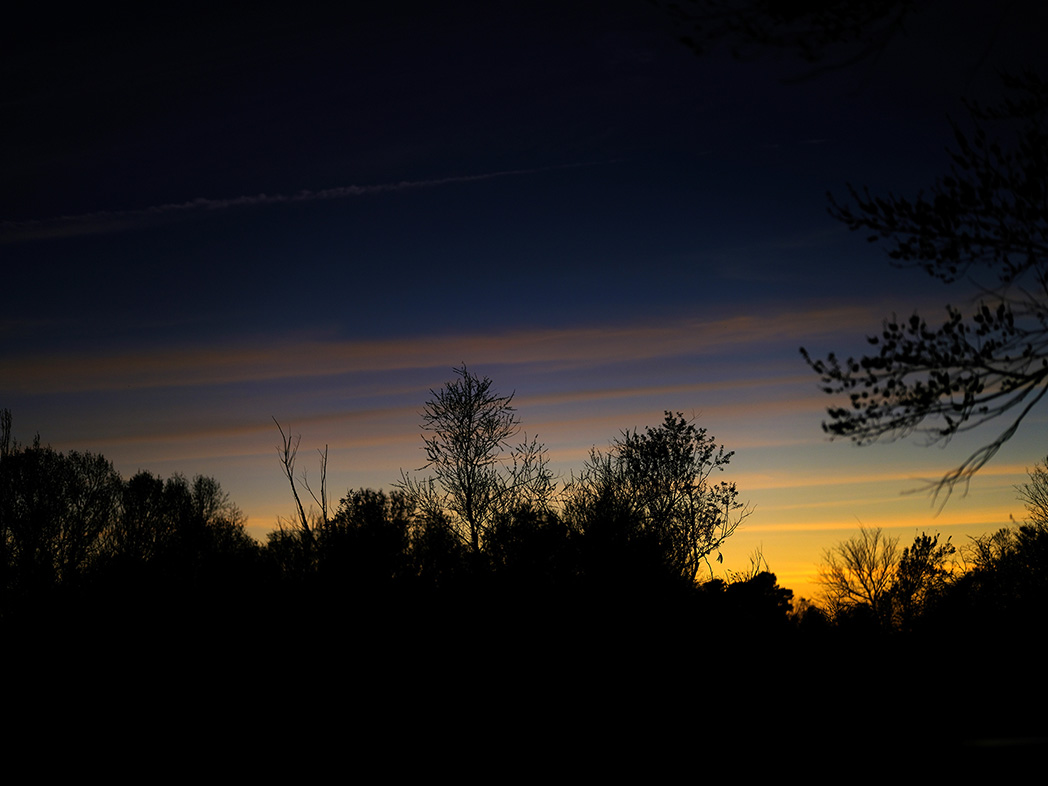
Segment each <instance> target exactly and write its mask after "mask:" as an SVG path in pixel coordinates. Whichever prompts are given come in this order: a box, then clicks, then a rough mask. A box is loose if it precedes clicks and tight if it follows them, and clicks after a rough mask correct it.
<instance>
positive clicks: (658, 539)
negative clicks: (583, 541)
mask: <svg viewBox="0 0 1048 786" xmlns="http://www.w3.org/2000/svg"><path fill="white" fill-rule="evenodd" d="M732 455H733V454H732V453H731V452H726V451H725V450H724V448H723V446H718V445H717V444H716V442H715V440H714V439H713V437H710V436H709V435H708V434H707V433H706V429H704V428H699V427H697V426H696V425H695V424H694V423H692V422H690V421H688V420H687V419H686V418H685V417H684V416H683V415H682V414H681V413H679V412H678V413H676V414H673V413H670V412H666V413H665V418H664V420H663V422H662V423H661V424H660V425H659V426H657V427H654V428H652V427H648V428H647V429H646V430H645V431H644V432H643V433H642V432H639V431H636V430H634V431H625V432H623V433H622V435H621V437H619V438H617V439H616V440H615V441H614V442H613V444H612V446H611V450H610V451H609V452H608V453H601V452H600V451H598V450H596V449H594V450H593V451H592V452H591V454H590V458H589V460H588V461H587V462H586V465H585V467H584V468H583V470H582V472H581V473H580V474H579V476H578V477H575V478H573V479H572V480H571V482H570V483H569V484H568V486H567V487H566V488H565V492H564V509H565V516H566V517H567V518H568V520H569V521H570V522H572V524H573V526H575V527H576V528H577V529H578V530H579V531H581V532H582V533H583V534H584V535H585V536H586V537H587V538H588V539H589V540H590V541H591V542H592V543H600V542H602V541H603V542H604V543H605V544H607V545H608V546H611V547H613V548H614V547H616V546H621V547H628V548H629V549H630V550H634V551H636V552H638V553H639V552H644V551H648V552H649V553H651V554H657V555H658V559H659V561H660V562H661V563H662V565H663V566H664V567H665V568H666V569H667V570H669V571H670V573H672V574H673V575H674V576H677V577H679V578H681V579H683V580H684V581H685V582H687V583H691V582H693V581H694V580H695V578H696V576H697V575H698V573H699V570H700V569H701V567H702V566H703V565H704V564H705V565H707V566H708V565H709V562H708V560H709V557H710V555H711V554H713V553H714V552H716V551H717V550H718V549H719V548H720V547H721V545H722V544H723V543H724V541H725V540H726V539H727V538H729V537H730V536H731V535H732V533H734V532H735V530H736V529H737V528H738V526H739V524H740V523H741V521H742V520H743V519H744V518H745V517H746V515H748V511H747V510H746V508H745V506H744V505H743V503H741V502H740V501H739V499H738V490H737V489H736V487H735V484H734V483H727V482H724V481H721V482H717V481H715V480H714V479H713V474H714V473H715V472H722V471H723V470H724V468H725V467H726V466H727V465H728V463H729V461H730V460H731V457H732Z"/></svg>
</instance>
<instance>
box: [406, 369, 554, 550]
mask: <svg viewBox="0 0 1048 786" xmlns="http://www.w3.org/2000/svg"><path fill="white" fill-rule="evenodd" d="M454 372H455V374H456V375H457V376H458V379H455V380H451V381H450V382H447V383H446V384H445V385H444V387H442V388H441V389H440V390H430V395H431V398H430V400H429V401H427V402H426V406H425V408H424V410H423V412H422V428H423V430H424V431H425V432H426V433H425V434H423V435H422V442H423V449H424V450H425V452H426V463H425V464H424V465H423V466H422V467H421V468H420V469H419V471H420V472H421V471H424V470H430V471H431V472H432V475H430V476H429V477H426V478H423V479H416V478H413V477H411V476H410V475H408V474H407V473H405V472H403V471H402V472H401V479H400V481H399V482H398V483H397V484H396V485H397V487H398V488H400V489H401V490H402V491H404V492H405V493H406V494H407V495H408V496H409V498H410V499H411V500H412V501H413V502H414V503H415V505H416V506H417V508H418V509H420V510H421V511H423V512H424V513H426V514H429V515H430V517H432V518H433V519H434V520H440V519H441V514H444V519H445V520H447V521H449V522H451V524H452V526H453V527H454V528H455V530H456V532H457V533H458V535H459V537H461V538H462V540H463V541H464V542H465V543H467V544H468V545H469V547H470V548H471V549H472V550H473V551H474V552H478V551H480V549H481V547H482V543H483V539H484V533H485V531H486V530H487V528H488V527H489V526H490V525H491V523H492V521H493V520H494V518H495V517H496V516H497V515H498V514H500V513H505V512H511V511H512V510H513V509H515V508H519V507H523V506H531V507H536V508H545V507H546V506H548V504H549V501H550V499H551V498H552V495H553V489H554V485H553V476H552V473H551V472H550V470H549V468H548V459H547V457H546V450H545V447H544V446H543V445H542V444H541V443H539V442H538V440H537V439H535V438H532V439H531V440H530V441H529V440H528V439H527V437H526V436H525V439H524V441H523V442H522V443H521V444H520V445H518V446H517V447H513V446H512V445H511V440H512V439H513V438H514V437H516V435H517V434H518V433H519V432H520V421H519V419H518V418H517V414H516V410H515V409H514V407H513V405H512V402H513V394H512V393H511V394H510V395H508V396H501V395H498V394H497V393H495V392H494V391H493V390H492V382H491V380H490V379H488V378H487V377H478V376H476V375H475V374H472V373H470V371H469V370H468V369H467V368H466V366H465V365H463V366H462V367H460V368H456V369H454Z"/></svg>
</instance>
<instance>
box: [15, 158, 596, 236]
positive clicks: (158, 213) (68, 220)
mask: <svg viewBox="0 0 1048 786" xmlns="http://www.w3.org/2000/svg"><path fill="white" fill-rule="evenodd" d="M578 166H592V164H564V165H561V166H548V167H537V168H533V169H506V170H502V171H498V172H485V173H483V174H479V175H459V176H456V177H442V178H436V179H432V180H400V181H398V182H396V183H379V184H376V185H369V186H338V187H336V188H325V189H323V190H321V191H308V190H303V191H299V192H298V193H296V194H290V195H289V194H255V195H253V196H238V197H230V198H227V199H208V198H205V197H198V198H197V199H192V200H190V201H188V202H170V203H167V204H163V205H153V206H151V207H144V208H138V209H136V210H101V211H96V212H92V213H80V214H78V215H71V216H57V217H55V218H46V219H38V220H32V221H2V222H0V243H13V242H19V241H24V240H37V239H42V238H58V237H75V236H77V235H95V234H103V233H109V232H120V231H122V230H125V229H133V228H136V227H140V226H143V225H148V224H151V223H159V222H162V221H165V220H171V219H173V218H176V217H179V216H188V215H192V214H194V213H204V212H207V211H213V210H228V209H230V208H238V207H258V206H263V205H280V204H293V203H297V202H316V201H319V200H323V199H345V198H347V197H358V196H367V195H368V194H386V193H391V192H395V191H407V190H410V189H420V188H435V187H437V186H445V185H451V184H454V183H471V182H475V181H480V180H492V179H494V178H498V177H513V176H519V175H533V174H536V173H539V172H546V171H550V170H553V169H567V168H571V167H578Z"/></svg>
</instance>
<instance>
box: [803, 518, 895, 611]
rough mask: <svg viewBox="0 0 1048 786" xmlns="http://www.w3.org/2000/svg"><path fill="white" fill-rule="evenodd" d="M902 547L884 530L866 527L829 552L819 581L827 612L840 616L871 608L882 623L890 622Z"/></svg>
mask: <svg viewBox="0 0 1048 786" xmlns="http://www.w3.org/2000/svg"><path fill="white" fill-rule="evenodd" d="M898 546H899V539H898V538H891V537H888V536H886V535H885V534H884V533H883V532H882V531H881V530H880V528H877V529H866V528H865V527H862V528H860V529H859V534H858V535H857V536H855V537H852V538H849V539H848V540H846V541H844V542H843V543H840V544H838V545H837V546H835V547H833V548H832V549H827V550H826V552H825V554H824V556H823V564H822V566H821V567H820V568H819V574H818V576H817V577H816V579H815V581H816V583H817V584H819V585H820V586H821V587H822V600H823V602H824V603H825V604H826V608H827V610H828V611H829V612H830V613H831V614H833V615H835V616H836V615H838V614H841V613H843V612H847V611H850V610H853V609H855V608H856V607H859V606H867V607H869V608H870V609H872V610H873V612H874V613H875V614H876V615H877V617H878V619H881V620H882V621H886V620H890V612H891V589H892V584H893V582H894V581H895V574H896V570H897V568H898V564H899V549H898ZM885 615H887V617H886V616H885Z"/></svg>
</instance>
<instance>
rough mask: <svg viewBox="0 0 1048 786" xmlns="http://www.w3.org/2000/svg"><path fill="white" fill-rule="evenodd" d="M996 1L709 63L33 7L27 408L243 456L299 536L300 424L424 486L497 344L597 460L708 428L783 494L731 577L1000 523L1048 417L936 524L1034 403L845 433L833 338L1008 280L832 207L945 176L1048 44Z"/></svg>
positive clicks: (502, 387)
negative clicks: (421, 472)
mask: <svg viewBox="0 0 1048 786" xmlns="http://www.w3.org/2000/svg"><path fill="white" fill-rule="evenodd" d="M984 5H987V4H979V3H971V4H967V5H966V4H964V3H962V4H960V5H958V4H957V3H930V4H928V5H927V6H926V9H927V12H926V13H924V14H923V15H919V16H918V17H917V18H915V19H914V20H913V21H912V24H911V25H909V26H908V27H907V33H906V35H904V36H902V37H900V38H899V39H897V40H894V41H893V42H892V44H891V45H890V46H889V48H888V49H887V50H886V51H885V52H884V53H883V54H882V56H881V57H880V58H878V59H877V60H876V61H873V62H863V63H861V64H860V65H859V66H856V67H851V68H846V69H837V70H830V71H828V72H825V73H818V74H814V73H812V72H811V70H810V69H809V68H808V67H807V66H805V65H804V64H802V63H800V62H798V61H796V60H793V59H790V58H789V57H785V56H783V57H773V56H767V57H763V58H761V59H759V60H758V61H756V62H741V61H739V60H736V59H734V58H732V57H731V56H730V55H729V54H728V53H727V52H726V51H723V50H715V51H713V52H711V53H708V54H706V55H704V56H702V57H699V56H696V55H695V54H694V53H692V52H691V51H689V50H688V49H687V48H685V47H684V46H682V45H681V44H680V43H678V41H677V38H678V36H679V35H680V34H681V32H682V31H681V29H680V27H679V26H678V25H677V24H676V23H675V21H674V20H673V18H672V16H670V15H669V14H667V12H666V11H665V10H664V9H662V8H660V7H659V6H657V5H655V4H651V3H647V2H644V0H637V1H636V2H612V3H596V2H578V3H568V4H565V3H551V2H528V3H516V2H511V3H507V4H492V3H480V2H453V3H450V4H424V5H423V4H419V7H420V8H422V9H423V10H418V9H417V8H416V7H415V6H414V5H412V4H398V5H396V6H395V7H394V6H392V5H390V6H388V10H380V9H379V8H369V9H368V10H366V11H345V12H340V13H338V14H335V15H325V14H320V13H317V14H309V13H306V12H298V11H295V12H291V11H288V12H284V13H283V14H281V15H277V13H276V12H269V11H267V10H265V9H266V8H268V6H265V5H260V6H258V7H257V8H256V10H254V11H252V12H250V13H248V14H246V15H244V16H234V15H233V14H231V13H230V14H226V15H220V16H205V15H178V14H177V13H175V12H172V15H171V16H170V18H167V19H162V18H157V17H154V16H150V17H149V18H148V19H145V18H143V19H127V18H124V17H120V18H117V17H114V18H108V19H107V18H104V17H101V16H98V15H97V14H96V15H94V16H91V17H90V18H84V19H65V20H54V19H50V18H44V17H43V16H42V12H41V16H39V17H36V18H34V17H31V16H29V17H25V18H24V19H21V20H19V23H18V24H16V25H13V26H11V28H10V29H9V30H7V31H6V32H5V33H4V36H5V42H4V47H3V50H4V54H2V55H0V58H2V65H3V71H2V74H0V75H2V77H3V81H4V84H5V89H4V99H3V113H4V117H5V121H4V123H3V124H2V128H0V161H2V168H3V172H4V176H3V178H2V179H0V270H2V274H3V283H4V288H3V289H4V293H5V297H4V307H3V310H2V312H0V407H6V408H9V409H10V410H11V411H12V413H13V417H14V429H15V435H16V437H18V438H19V439H20V440H22V441H23V442H25V441H29V440H31V439H32V437H33V435H34V434H35V433H37V432H39V434H40V436H41V439H42V440H43V441H44V442H46V443H50V444H51V445H52V446H54V447H55V448H56V449H60V450H72V449H76V450H91V451H96V452H101V453H103V454H104V455H105V456H106V457H107V458H109V459H111V460H112V461H113V462H114V464H115V466H116V467H117V469H118V470H119V471H120V472H121V473H122V474H123V475H124V476H125V477H128V476H130V475H131V474H133V473H134V472H136V471H138V470H148V471H151V472H153V473H156V474H160V475H163V476H165V477H166V476H168V475H170V474H172V473H175V472H180V473H183V474H186V475H189V476H192V475H194V474H197V473H204V474H209V475H213V476H215V477H216V478H217V479H218V480H219V481H220V482H221V484H222V486H223V487H224V488H225V489H226V490H227V491H229V492H230V495H231V497H232V499H233V501H234V502H236V503H237V504H238V505H239V506H240V507H241V508H242V509H243V510H244V512H245V513H246V514H247V515H248V517H249V520H250V529H251V531H252V533H253V534H255V535H257V536H258V537H260V538H262V537H264V536H265V533H266V532H268V531H270V530H272V529H273V528H274V527H275V526H276V523H277V517H278V516H286V515H289V514H290V513H291V512H292V500H291V498H290V495H289V492H288V490H287V488H286V486H285V482H284V480H283V478H282V476H281V472H280V466H279V464H278V462H277V457H276V453H275V449H274V448H275V446H276V444H277V443H278V441H279V434H278V432H277V429H276V426H275V425H274V423H273V418H274V417H275V418H276V419H277V420H279V421H280V422H281V423H282V424H283V425H284V426H285V427H286V426H290V427H291V429H292V431H293V432H294V433H296V434H301V436H302V442H301V453H300V466H301V467H302V468H303V469H308V470H310V471H311V474H310V476H311V478H313V479H316V473H317V462H316V453H315V450H316V449H318V448H322V447H323V446H324V445H325V444H326V445H328V446H329V450H330V464H329V483H330V486H331V491H332V494H334V495H337V496H338V497H341V496H342V495H343V494H344V492H345V490H346V489H348V488H354V487H366V486H370V487H375V488H386V489H388V488H390V486H391V484H392V483H393V482H394V481H395V480H396V479H397V478H398V477H399V475H400V471H401V469H405V470H414V469H416V468H417V467H419V466H420V465H421V463H422V461H423V458H422V451H421V449H420V448H421V444H422V443H421V439H420V430H419V421H420V418H419V412H420V410H421V409H422V406H423V404H424V402H425V400H426V399H427V397H428V391H429V389H430V388H437V387H439V386H440V385H442V384H443V383H444V382H445V381H447V380H448V379H450V378H451V377H452V371H451V369H452V368H453V367H454V366H458V365H460V364H462V363H465V364H467V365H468V366H469V368H470V369H471V370H472V371H474V372H476V373H478V374H482V375H486V376H489V377H491V378H492V379H493V380H494V383H495V387H496V388H497V389H498V390H499V391H502V392H506V393H508V392H511V391H515V393H516V398H515V403H516V406H517V409H518V413H519V415H520V418H521V421H522V423H523V426H524V429H525V430H526V431H527V433H528V434H529V435H530V434H533V433H537V434H538V436H539V438H540V440H541V441H543V442H544V443H545V444H546V445H547V447H548V448H549V450H550V455H551V458H552V462H553V465H554V469H555V470H556V471H557V472H558V473H560V475H561V476H562V477H567V476H568V474H569V473H570V472H571V470H572V469H576V470H577V469H578V468H580V467H581V466H582V462H583V460H584V459H585V457H586V455H587V453H588V451H589V449H590V448H591V447H593V446H597V447H605V446H606V445H607V444H608V443H609V441H610V440H611V439H612V438H614V437H615V436H616V435H617V434H618V433H619V432H620V431H621V430H622V429H627V428H635V427H640V428H643V427H644V426H646V425H655V424H657V423H658V422H659V421H660V420H661V418H662V412H663V411H664V410H673V411H681V412H683V413H685V414H686V415H688V416H689V417H692V416H693V417H694V418H695V419H696V422H697V424H698V425H700V426H702V427H705V428H706V429H708V431H709V433H710V434H712V435H713V436H714V437H715V438H716V439H717V441H718V442H720V443H722V444H724V446H725V447H726V448H727V449H729V450H734V451H735V456H734V457H733V459H732V462H731V465H730V471H729V472H727V473H726V474H725V476H724V477H725V479H729V480H734V481H736V482H737V484H738V487H739V490H740V495H741V497H742V498H743V499H745V500H747V501H748V502H749V503H750V504H751V505H752V507H753V512H752V515H750V517H749V518H748V519H747V520H746V521H745V523H744V524H743V526H742V527H741V528H740V530H739V531H738V533H737V534H736V535H735V536H734V537H733V538H732V540H731V541H730V542H729V544H728V546H727V548H726V550H725V552H724V557H725V563H724V566H717V568H718V570H723V569H724V568H728V569H745V568H746V567H747V566H748V564H749V559H750V556H751V555H752V554H753V553H754V550H755V549H760V550H761V551H762V553H763V556H764V558H765V560H766V561H767V564H768V567H769V568H770V569H771V570H772V571H773V572H775V573H776V575H777V576H778V577H779V582H780V584H781V585H783V586H786V587H789V588H791V589H793V590H794V591H795V592H796V593H797V594H798V595H804V596H808V597H810V596H811V595H812V593H813V592H814V588H813V587H812V586H811V583H810V581H811V578H812V576H813V575H814V572H815V570H816V566H817V563H818V562H819V559H820V557H821V554H822V552H823V550H824V549H825V548H826V547H827V546H831V545H833V544H834V543H836V542H838V541H839V540H841V539H843V538H846V537H849V536H850V535H852V534H854V533H855V532H856V531H857V529H858V527H859V526H860V525H865V526H869V527H877V526H880V527H885V528H889V529H890V532H891V534H893V535H898V536H899V537H900V539H901V540H902V541H904V542H908V541H909V540H911V539H912V537H913V536H914V535H915V534H918V533H919V532H921V531H929V532H933V531H934V532H941V533H942V534H943V535H950V536H952V537H953V541H954V543H955V544H962V543H963V542H964V541H965V540H966V539H967V537H968V536H969V535H971V534H977V533H980V532H985V531H987V530H992V529H996V528H998V527H1001V526H1004V525H1006V524H1008V522H1009V516H1011V515H1014V516H1015V517H1016V518H1020V517H1021V515H1022V506H1021V504H1019V503H1018V502H1017V501H1016V499H1015V491H1014V485H1015V484H1017V483H1020V482H1022V481H1023V480H1024V479H1025V472H1026V470H1027V468H1032V467H1033V465H1034V464H1035V463H1036V462H1038V461H1039V460H1041V459H1042V458H1044V456H1045V453H1046V449H1045V446H1044V439H1043V437H1044V434H1045V412H1044V411H1043V410H1035V411H1034V413H1033V415H1032V417H1031V419H1030V420H1028V421H1027V423H1026V424H1025V426H1024V428H1023V430H1022V431H1021V432H1020V434H1019V436H1018V437H1016V438H1015V439H1013V440H1012V441H1011V442H1010V443H1009V444H1008V445H1007V446H1006V447H1005V448H1004V449H1003V450H1002V451H1001V452H1000V453H999V454H998V456H997V457H996V458H995V459H994V461H993V462H992V463H991V464H990V465H989V466H987V467H986V468H985V469H984V470H983V471H982V472H981V473H980V474H979V475H978V476H977V477H976V479H975V481H974V482H973V483H972V485H971V488H970V490H969V491H968V493H967V495H961V494H955V495H954V496H953V497H952V498H951V499H950V500H949V501H948V503H947V504H946V506H945V507H944V509H943V510H942V512H941V513H939V514H938V515H936V508H935V507H934V506H933V504H932V500H931V499H930V497H929V496H928V495H927V494H926V493H915V494H906V493H905V492H907V491H911V490H913V489H917V488H920V486H921V485H922V483H924V482H925V481H928V480H935V479H937V478H939V477H941V475H942V474H943V473H944V472H945V471H947V470H949V469H951V468H952V467H954V466H956V465H957V464H958V463H960V462H961V461H962V460H964V459H965V458H967V456H968V454H969V453H970V452H971V451H972V450H974V449H975V448H976V447H979V446H980V445H981V444H983V443H984V442H986V441H988V440H989V439H991V438H993V437H994V436H996V434H997V431H996V430H994V429H995V428H997V427H998V426H999V427H1000V428H1003V427H1004V426H1005V425H1007V424H1006V423H1002V424H994V426H993V427H992V428H991V429H990V430H989V431H986V432H976V433H975V434H973V435H970V438H965V439H963V440H960V439H959V440H956V441H955V442H954V443H952V444H950V445H949V446H947V447H946V449H945V450H940V449H938V448H934V447H926V446H924V445H923V444H921V443H920V442H919V441H904V442H899V443H894V444H890V445H877V446H872V447H867V448H856V447H853V446H851V445H849V444H846V443H831V442H829V441H828V440H827V439H826V438H825V436H824V434H823V433H822V430H821V428H820V423H821V421H822V419H823V417H824V414H825V410H826V407H827V406H829V405H831V404H833V403H834V402H833V401H832V400H830V399H829V398H827V397H826V396H825V395H824V394H822V393H820V392H819V390H818V385H817V382H818V379H817V377H816V376H815V375H814V374H813V373H812V372H811V371H810V369H809V368H808V367H807V366H806V364H805V363H804V361H803V359H802V358H801V356H800V354H799V352H798V348H799V347H801V346H804V347H806V348H808V349H809V350H811V351H812V353H813V354H815V355H817V356H819V355H823V356H824V355H825V354H826V353H828V352H830V351H834V352H837V353H838V354H841V355H847V354H849V353H856V352H861V351H863V349H864V346H865V342H864V336H865V335H867V334H870V333H873V332H876V331H877V330H878V329H879V326H880V323H881V320H882V319H883V318H884V317H887V316H890V315H891V314H892V313H893V312H894V313H897V314H900V315H909V314H910V313H912V311H913V310H914V309H919V310H920V311H921V312H922V314H924V315H926V316H927V317H928V319H929V322H936V321H938V320H939V318H940V315H943V314H944V313H945V312H944V310H943V307H944V306H945V305H946V304H947V303H952V304H954V305H961V306H963V305H965V304H966V303H967V302H968V299H969V298H970V297H971V296H972V291H969V290H966V289H964V287H963V286H962V287H958V286H953V287H946V286H945V285H942V284H940V283H938V282H936V281H933V280H932V279H930V278H928V277H927V276H925V275H924V274H922V273H920V272H917V271H912V270H899V269H896V268H893V267H892V266H891V265H890V264H889V261H888V260H887V258H886V257H885V255H884V251H883V249H881V248H878V247H877V246H876V245H870V244H867V243H866V242H864V240H863V238H862V237H859V236H856V235H852V234H850V233H849V232H848V231H847V230H846V229H845V228H844V227H843V226H842V225H840V224H839V223H838V222H836V221H835V220H834V219H833V218H832V217H830V216H829V215H828V214H827V212H826V205H827V200H826V192H827V191H833V192H835V193H837V194H843V193H844V190H845V185H846V183H848V182H853V183H856V184H869V185H870V186H871V187H872V188H874V189H875V190H876V191H878V192H886V191H888V190H892V191H894V192H895V193H899V194H913V193H915V192H916V191H917V190H918V189H919V188H920V187H922V186H927V185H929V184H930V183H931V182H932V180H933V179H934V177H935V176H936V175H937V174H941V173H942V172H944V171H945V169H946V168H947V166H948V159H947V156H946V153H945V147H946V146H947V145H948V143H949V142H950V139H951V137H950V127H949V123H948V116H950V115H952V116H955V117H959V118H963V108H962V106H961V103H960V101H959V98H960V96H962V95H973V96H977V97H981V98H984V99H985V98H987V97H991V98H992V96H993V95H994V94H995V90H996V89H997V88H996V84H997V83H996V78H995V76H994V69H995V68H997V67H998V66H1002V65H1003V66H1008V65H1013V66H1014V65H1015V63H1017V62H1023V58H1026V57H1029V56H1033V57H1036V56H1039V54H1038V50H1037V49H1036V47H1037V46H1038V45H1039V44H1040V42H1039V40H1038V35H1037V33H1038V32H1039V31H1043V29H1044V27H1043V24H1040V25H1031V24H1029V22H1028V21H1026V22H1022V21H1017V20H1016V19H1015V18H1009V19H1004V20H1003V21H1001V20H997V19H996V18H995V17H994V18H991V19H989V21H987V18H986V16H985V12H983V15H982V16H980V14H979V13H975V12H974V11H972V10H971V9H975V8H982V7H983V6H984ZM437 6H441V7H439V8H438V7H437ZM565 6H567V8H565ZM962 6H963V7H964V8H965V9H966V10H965V11H964V12H963V13H962V12H961V11H959V10H956V9H959V8H961V7H962ZM969 6H970V8H969ZM383 8H386V6H385V5H383ZM944 9H945V10H944ZM949 9H955V10H954V11H953V12H951V11H950V10H949ZM27 13H28V12H27ZM93 13H95V12H93ZM998 21H1001V23H1000V24H997V22H998ZM1042 21H1043V20H1042ZM991 22H992V23H993V25H991V24H990V23H991ZM989 29H995V30H997V32H996V33H995V35H993V36H990V35H988V34H987V32H986V31H987V30H989ZM794 77H805V78H800V79H796V78H794Z"/></svg>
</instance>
